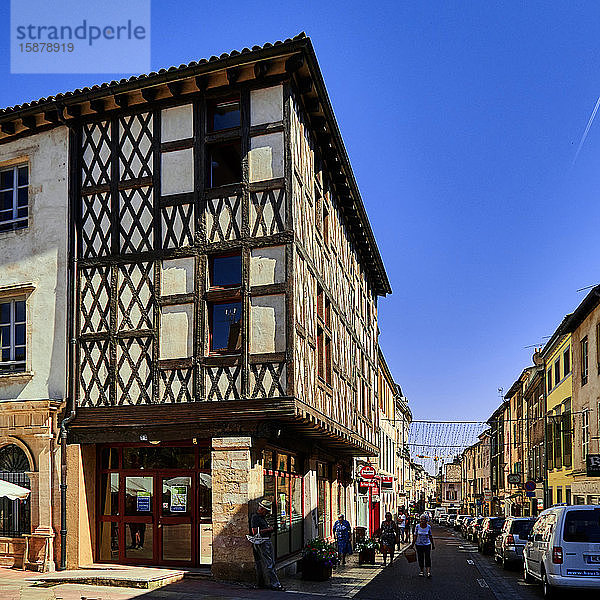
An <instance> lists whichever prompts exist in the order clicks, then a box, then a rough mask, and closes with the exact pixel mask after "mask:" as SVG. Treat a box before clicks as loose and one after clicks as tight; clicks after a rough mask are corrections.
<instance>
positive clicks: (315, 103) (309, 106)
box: [304, 98, 321, 114]
mask: <svg viewBox="0 0 600 600" xmlns="http://www.w3.org/2000/svg"><path fill="white" fill-rule="evenodd" d="M304 107H305V108H306V112H307V113H308V114H312V113H318V112H319V110H320V109H321V103H320V102H319V99H318V98H307V99H306V100H305V102H304Z"/></svg>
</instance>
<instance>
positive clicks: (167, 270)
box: [160, 258, 194, 296]
mask: <svg viewBox="0 0 600 600" xmlns="http://www.w3.org/2000/svg"><path fill="white" fill-rule="evenodd" d="M160 293H161V295H162V296H174V295H175V294H193V293H194V259H193V258H175V259H173V260H163V261H162V265H161V271H160Z"/></svg>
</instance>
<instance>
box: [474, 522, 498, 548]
mask: <svg viewBox="0 0 600 600" xmlns="http://www.w3.org/2000/svg"><path fill="white" fill-rule="evenodd" d="M503 525H504V517H486V518H485V519H484V520H483V523H482V524H481V529H480V531H479V535H478V537H477V547H478V548H479V552H481V553H482V554H487V553H488V552H493V551H494V546H495V544H496V538H497V537H498V536H499V535H500V533H501V532H502V526H503Z"/></svg>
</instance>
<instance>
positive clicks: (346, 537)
mask: <svg viewBox="0 0 600 600" xmlns="http://www.w3.org/2000/svg"><path fill="white" fill-rule="evenodd" d="M351 531H352V529H351V528H350V523H348V521H346V519H345V518H344V515H340V516H339V517H338V520H337V521H336V522H335V524H334V525H333V535H334V536H335V540H336V542H337V549H338V560H339V561H340V563H341V564H342V565H345V564H346V554H352V544H351V543H350V533H351Z"/></svg>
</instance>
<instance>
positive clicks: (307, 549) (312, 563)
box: [302, 538, 337, 581]
mask: <svg viewBox="0 0 600 600" xmlns="http://www.w3.org/2000/svg"><path fill="white" fill-rule="evenodd" d="M336 562H337V552H336V549H335V546H334V545H333V544H330V543H329V542H328V541H327V540H324V539H322V538H315V539H314V540H312V541H310V542H309V543H308V544H306V546H304V549H303V550H302V579H307V580H309V581H327V579H329V578H330V577H331V570H332V568H333V565H335V564H336Z"/></svg>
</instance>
